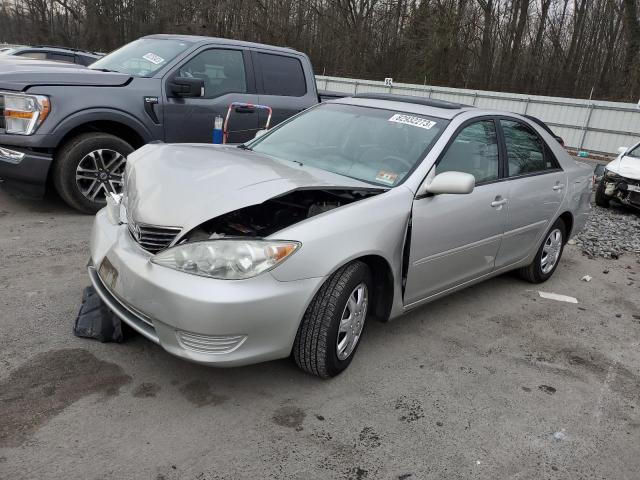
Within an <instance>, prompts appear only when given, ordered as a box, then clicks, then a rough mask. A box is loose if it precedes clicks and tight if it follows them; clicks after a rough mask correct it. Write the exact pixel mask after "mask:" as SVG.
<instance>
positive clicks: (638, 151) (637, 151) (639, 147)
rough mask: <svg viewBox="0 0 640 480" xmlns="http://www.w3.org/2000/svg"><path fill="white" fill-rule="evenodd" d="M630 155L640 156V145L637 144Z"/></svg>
mask: <svg viewBox="0 0 640 480" xmlns="http://www.w3.org/2000/svg"><path fill="white" fill-rule="evenodd" d="M627 156H628V157H634V158H640V145H636V148H634V149H633V150H631V151H630V152H629V153H627Z"/></svg>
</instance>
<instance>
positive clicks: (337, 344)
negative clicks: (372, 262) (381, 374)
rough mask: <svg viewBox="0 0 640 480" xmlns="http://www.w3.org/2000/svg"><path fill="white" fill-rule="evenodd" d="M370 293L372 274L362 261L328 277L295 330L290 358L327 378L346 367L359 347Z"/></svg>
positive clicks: (313, 372)
mask: <svg viewBox="0 0 640 480" xmlns="http://www.w3.org/2000/svg"><path fill="white" fill-rule="evenodd" d="M371 292H373V289H372V286H371V272H370V270H369V267H368V266H367V265H366V264H365V263H363V262H360V261H355V262H352V263H350V264H348V265H346V266H344V267H342V268H340V269H339V270H338V271H337V272H336V273H334V274H333V275H332V276H331V277H329V279H328V280H327V281H326V282H325V283H324V285H323V286H322V287H321V288H320V290H319V291H318V293H317V294H316V296H315V297H314V298H313V300H312V301H311V304H310V305H309V307H308V308H307V311H306V312H305V314H304V317H303V319H302V322H301V324H300V327H299V328H298V333H297V335H296V339H295V342H294V345H293V358H294V360H295V362H296V364H297V365H298V366H299V367H300V368H301V369H303V370H305V371H307V372H309V373H312V374H314V375H317V376H319V377H322V378H329V377H333V376H336V375H338V374H339V373H340V372H342V371H343V370H344V369H345V368H347V367H348V366H349V364H350V363H351V360H352V359H353V356H354V355H355V352H356V350H357V348H358V345H359V344H360V338H361V337H362V330H363V328H364V323H365V321H366V319H367V315H368V312H369V305H370V304H371Z"/></svg>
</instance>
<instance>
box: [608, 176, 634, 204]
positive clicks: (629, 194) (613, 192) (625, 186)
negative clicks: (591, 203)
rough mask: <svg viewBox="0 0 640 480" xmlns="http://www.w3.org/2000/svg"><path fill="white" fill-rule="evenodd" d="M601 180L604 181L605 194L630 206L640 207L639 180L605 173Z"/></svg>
mask: <svg viewBox="0 0 640 480" xmlns="http://www.w3.org/2000/svg"><path fill="white" fill-rule="evenodd" d="M602 181H603V182H604V183H605V191H604V193H605V195H606V196H608V197H611V198H615V199H616V200H618V201H619V202H621V203H623V204H625V205H628V206H630V207H635V208H640V180H635V179H632V178H626V177H622V176H617V177H614V178H611V177H609V176H607V175H605V176H604V178H603V180H602Z"/></svg>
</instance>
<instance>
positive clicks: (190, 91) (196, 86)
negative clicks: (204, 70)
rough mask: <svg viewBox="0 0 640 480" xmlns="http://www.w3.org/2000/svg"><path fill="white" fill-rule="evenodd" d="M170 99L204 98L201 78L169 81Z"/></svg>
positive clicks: (181, 78) (180, 78)
mask: <svg viewBox="0 0 640 480" xmlns="http://www.w3.org/2000/svg"><path fill="white" fill-rule="evenodd" d="M169 91H170V93H171V96H172V97H181V98H196V97H202V96H204V80H203V79H201V78H188V77H175V78H173V79H172V80H169Z"/></svg>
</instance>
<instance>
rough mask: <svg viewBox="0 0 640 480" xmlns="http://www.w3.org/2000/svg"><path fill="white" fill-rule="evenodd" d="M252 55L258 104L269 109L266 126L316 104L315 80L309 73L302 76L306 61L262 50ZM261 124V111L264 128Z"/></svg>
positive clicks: (263, 115)
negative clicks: (269, 122)
mask: <svg viewBox="0 0 640 480" xmlns="http://www.w3.org/2000/svg"><path fill="white" fill-rule="evenodd" d="M252 56H253V64H254V66H255V72H256V86H257V90H258V95H259V103H260V104H261V105H267V106H269V107H271V108H272V109H273V114H272V118H271V124H270V126H272V127H273V126H275V125H277V124H279V123H280V122H282V121H284V120H286V119H288V118H289V117H292V116H293V115H295V114H296V113H298V112H301V111H302V110H304V109H306V108H309V107H311V106H312V105H315V104H317V103H318V95H317V91H316V89H315V77H313V74H312V72H310V71H307V72H306V73H307V74H306V75H305V68H304V65H303V60H305V63H306V64H308V60H306V58H304V57H299V56H297V55H284V54H275V53H272V52H266V51H253V52H252ZM308 70H310V69H308ZM309 76H311V78H308V77H309ZM265 121H266V116H265V114H264V112H262V113H261V115H260V125H262V126H264V124H265Z"/></svg>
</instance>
